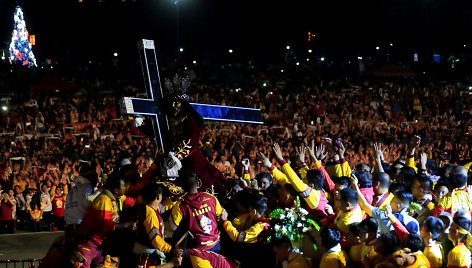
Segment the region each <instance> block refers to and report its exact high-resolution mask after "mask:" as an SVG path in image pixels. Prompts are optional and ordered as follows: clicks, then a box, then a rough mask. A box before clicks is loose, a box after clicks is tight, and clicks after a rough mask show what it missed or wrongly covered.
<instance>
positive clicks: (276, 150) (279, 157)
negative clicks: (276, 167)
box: [273, 143, 284, 161]
mask: <svg viewBox="0 0 472 268" xmlns="http://www.w3.org/2000/svg"><path fill="white" fill-rule="evenodd" d="M273 149H274V153H275V158H277V160H278V161H282V160H284V157H283V154H282V149H280V146H279V144H278V143H274V147H273Z"/></svg>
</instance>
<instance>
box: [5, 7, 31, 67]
mask: <svg viewBox="0 0 472 268" xmlns="http://www.w3.org/2000/svg"><path fill="white" fill-rule="evenodd" d="M14 19H15V26H14V28H13V33H12V37H11V43H10V64H13V63H19V64H21V65H25V66H28V67H33V66H37V65H36V58H35V57H34V54H33V50H32V45H31V43H30V41H29V33H28V31H27V30H26V23H25V19H24V17H23V11H22V10H21V7H20V6H17V7H16V10H15V16H14Z"/></svg>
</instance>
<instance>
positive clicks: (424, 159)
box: [420, 152, 428, 170]
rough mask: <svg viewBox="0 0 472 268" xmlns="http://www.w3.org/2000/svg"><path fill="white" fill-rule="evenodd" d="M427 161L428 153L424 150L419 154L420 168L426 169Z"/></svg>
mask: <svg viewBox="0 0 472 268" xmlns="http://www.w3.org/2000/svg"><path fill="white" fill-rule="evenodd" d="M427 162H428V155H427V154H426V153H425V152H422V153H421V154H420V164H421V169H423V170H426V163H427Z"/></svg>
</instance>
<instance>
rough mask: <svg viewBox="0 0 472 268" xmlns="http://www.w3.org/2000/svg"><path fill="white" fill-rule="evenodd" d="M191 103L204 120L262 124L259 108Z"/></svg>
mask: <svg viewBox="0 0 472 268" xmlns="http://www.w3.org/2000/svg"><path fill="white" fill-rule="evenodd" d="M191 105H192V107H193V108H194V109H195V110H196V111H197V112H198V113H199V114H200V115H201V116H202V117H203V119H206V120H214V121H225V122H236V123H251V124H264V121H263V120H262V116H261V110H260V109H253V108H243V107H233V106H222V105H210V104H199V103H191Z"/></svg>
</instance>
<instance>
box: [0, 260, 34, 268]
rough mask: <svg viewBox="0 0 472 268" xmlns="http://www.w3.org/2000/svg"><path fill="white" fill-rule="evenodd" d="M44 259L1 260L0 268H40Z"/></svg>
mask: <svg viewBox="0 0 472 268" xmlns="http://www.w3.org/2000/svg"><path fill="white" fill-rule="evenodd" d="M41 261H42V259H26V260H0V268H8V267H10V268H31V267H38V266H39V264H40V263H41Z"/></svg>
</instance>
